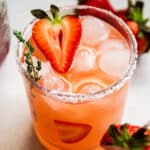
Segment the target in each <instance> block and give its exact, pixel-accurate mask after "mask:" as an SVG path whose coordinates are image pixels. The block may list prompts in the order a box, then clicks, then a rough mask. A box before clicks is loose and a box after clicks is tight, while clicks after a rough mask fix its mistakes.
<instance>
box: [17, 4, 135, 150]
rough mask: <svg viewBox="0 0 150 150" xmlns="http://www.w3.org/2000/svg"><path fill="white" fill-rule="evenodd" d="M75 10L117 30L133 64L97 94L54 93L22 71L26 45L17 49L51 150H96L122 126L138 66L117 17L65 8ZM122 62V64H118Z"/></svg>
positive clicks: (41, 134)
mask: <svg viewBox="0 0 150 150" xmlns="http://www.w3.org/2000/svg"><path fill="white" fill-rule="evenodd" d="M74 9H75V10H76V11H77V12H78V14H79V15H80V16H84V15H92V16H95V17H97V18H100V19H102V20H104V21H106V22H107V23H109V24H111V25H112V26H113V27H114V28H116V29H117V30H118V31H119V32H120V33H121V34H122V35H123V36H124V38H125V39H126V41H127V43H128V46H129V49H130V62H129V65H128V68H127V70H126V72H125V73H124V74H123V75H122V76H121V78H120V79H119V80H118V81H117V82H115V83H114V84H113V85H111V86H109V87H108V88H106V89H104V90H102V91H99V92H96V93H87V94H79V93H67V92H65V93H63V92H58V91H52V90H49V89H46V88H45V87H42V86H41V85H39V84H38V83H36V82H34V81H33V80H32V79H31V78H30V76H29V75H28V73H27V71H26V70H25V69H24V68H23V66H22V63H21V62H20V58H21V56H22V50H23V45H22V44H21V43H18V46H17V51H16V52H17V53H16V56H17V63H18V66H19V69H20V71H21V73H22V76H23V79H24V84H25V88H26V91H27V95H28V99H29V104H30V109H31V114H32V118H33V126H34V130H35V132H36V135H37V137H38V138H39V140H40V142H41V143H42V144H43V145H44V146H45V147H46V148H48V149H49V150H53V149H58V150H59V149H60V150H94V149H95V148H98V147H99V146H100V143H101V139H102V137H103V135H104V133H105V132H106V130H107V129H108V127H109V125H110V124H112V123H120V121H121V118H122V114H123V111H124V106H125V102H126V95H127V89H128V81H129V80H130V78H131V76H132V74H133V71H134V69H135V67H136V60H137V51H136V48H137V47H136V41H135V39H134V36H133V35H132V33H131V32H130V30H129V29H128V27H127V26H126V25H125V23H124V22H123V21H122V20H121V19H119V18H118V17H117V16H115V15H113V14H112V13H111V12H108V11H106V10H102V9H98V8H94V7H90V6H68V7H67V6H66V7H62V8H60V10H61V11H62V12H64V13H66V12H73V10H74ZM33 24H34V21H32V22H31V23H30V24H29V26H28V27H27V28H26V29H25V30H24V32H23V33H24V38H25V39H26V40H28V39H29V38H30V37H31V30H32V26H33ZM118 63H119V62H118Z"/></svg>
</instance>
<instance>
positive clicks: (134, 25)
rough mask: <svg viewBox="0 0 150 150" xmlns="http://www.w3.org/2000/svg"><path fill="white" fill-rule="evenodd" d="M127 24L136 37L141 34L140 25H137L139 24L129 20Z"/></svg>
mask: <svg viewBox="0 0 150 150" xmlns="http://www.w3.org/2000/svg"><path fill="white" fill-rule="evenodd" d="M126 24H127V25H128V27H129V28H130V30H131V31H132V33H133V34H134V35H135V36H136V35H137V34H138V32H139V25H138V24H137V22H135V21H130V20H128V21H126Z"/></svg>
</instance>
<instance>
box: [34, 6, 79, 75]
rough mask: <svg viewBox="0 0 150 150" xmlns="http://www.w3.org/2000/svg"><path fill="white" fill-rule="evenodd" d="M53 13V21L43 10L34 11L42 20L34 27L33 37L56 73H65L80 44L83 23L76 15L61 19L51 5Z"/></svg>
mask: <svg viewBox="0 0 150 150" xmlns="http://www.w3.org/2000/svg"><path fill="white" fill-rule="evenodd" d="M51 13H52V16H53V20H52V19H51V18H50V17H49V16H48V15H47V14H46V12H44V11H42V10H39V9H37V10H33V11H32V14H33V15H34V16H36V17H38V18H40V20H38V21H37V22H36V23H35V24H34V26H33V29H32V37H33V39H34V41H35V42H36V44H37V46H38V47H39V49H40V50H41V51H42V52H43V53H44V55H45V56H46V58H47V59H48V60H49V61H50V63H51V65H52V67H53V68H54V69H55V71H57V72H59V73H65V72H67V71H68V70H69V68H70V66H71V64H72V61H73V57H74V55H75V51H76V49H77V48H78V45H79V43H80V39H81V31H82V28H81V22H80V20H79V18H78V17H77V16H75V15H66V16H64V17H61V18H60V16H59V9H58V8H57V7H56V6H54V5H51ZM39 14H40V15H39Z"/></svg>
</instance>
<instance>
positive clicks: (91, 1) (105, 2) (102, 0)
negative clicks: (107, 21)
mask: <svg viewBox="0 0 150 150" xmlns="http://www.w3.org/2000/svg"><path fill="white" fill-rule="evenodd" d="M79 4H85V5H90V6H95V7H98V8H103V9H107V10H109V11H112V12H115V10H114V8H113V7H112V5H111V4H110V2H109V0H79Z"/></svg>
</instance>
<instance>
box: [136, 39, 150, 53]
mask: <svg viewBox="0 0 150 150" xmlns="http://www.w3.org/2000/svg"><path fill="white" fill-rule="evenodd" d="M136 41H137V44H138V54H142V53H144V52H145V51H146V50H147V49H148V47H149V44H150V43H149V40H148V38H146V37H142V38H138V37H136Z"/></svg>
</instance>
